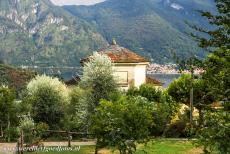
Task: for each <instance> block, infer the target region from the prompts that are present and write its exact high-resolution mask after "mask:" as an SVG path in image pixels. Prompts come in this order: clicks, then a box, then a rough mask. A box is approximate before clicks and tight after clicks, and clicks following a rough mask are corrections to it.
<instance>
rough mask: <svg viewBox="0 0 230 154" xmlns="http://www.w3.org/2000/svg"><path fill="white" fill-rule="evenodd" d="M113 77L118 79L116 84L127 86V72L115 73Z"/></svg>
mask: <svg viewBox="0 0 230 154" xmlns="http://www.w3.org/2000/svg"><path fill="white" fill-rule="evenodd" d="M114 75H115V77H116V78H118V83H119V85H121V86H127V85H128V71H117V72H115V73H114Z"/></svg>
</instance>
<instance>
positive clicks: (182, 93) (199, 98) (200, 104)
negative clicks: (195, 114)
mask: <svg viewBox="0 0 230 154" xmlns="http://www.w3.org/2000/svg"><path fill="white" fill-rule="evenodd" d="M190 82H191V76H190V75H189V74H183V75H182V76H181V77H180V78H179V79H177V80H174V81H173V82H172V83H171V84H170V85H169V87H168V94H169V95H170V96H172V98H173V99H174V100H175V101H176V102H179V103H183V104H185V105H189V104H190V88H191V84H190ZM193 91H194V92H193V100H194V102H193V105H194V107H196V108H197V109H198V110H199V116H200V117H199V124H200V125H201V124H202V121H203V120H202V110H204V109H205V108H206V106H207V105H209V104H211V103H213V101H214V99H213V97H212V95H211V94H210V93H209V91H208V89H207V83H206V82H205V80H203V79H199V78H196V79H194V81H193Z"/></svg>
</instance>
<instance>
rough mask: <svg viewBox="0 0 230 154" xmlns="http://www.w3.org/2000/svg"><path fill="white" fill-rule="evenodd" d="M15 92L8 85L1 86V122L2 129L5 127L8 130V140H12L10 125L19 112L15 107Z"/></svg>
mask: <svg viewBox="0 0 230 154" xmlns="http://www.w3.org/2000/svg"><path fill="white" fill-rule="evenodd" d="M15 97H16V96H15V93H14V91H13V90H12V89H9V88H8V87H5V86H1V87H0V124H1V129H2V128H4V129H5V130H6V131H7V141H8V142H10V140H11V136H10V127H11V122H12V121H13V119H15V118H17V112H16V109H15V105H16V104H15V102H14V101H15Z"/></svg>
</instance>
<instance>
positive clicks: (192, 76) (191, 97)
mask: <svg viewBox="0 0 230 154" xmlns="http://www.w3.org/2000/svg"><path fill="white" fill-rule="evenodd" d="M193 81H194V68H193V66H191V83H190V84H191V87H190V127H192V124H193Z"/></svg>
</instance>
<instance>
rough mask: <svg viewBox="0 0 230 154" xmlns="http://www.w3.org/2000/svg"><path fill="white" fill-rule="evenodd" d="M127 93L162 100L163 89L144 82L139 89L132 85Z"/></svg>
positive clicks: (153, 100)
mask: <svg viewBox="0 0 230 154" xmlns="http://www.w3.org/2000/svg"><path fill="white" fill-rule="evenodd" d="M127 95H131V96H142V97H145V98H147V99H148V100H149V101H151V102H162V96H163V94H162V91H161V90H159V89H156V88H155V87H154V85H152V84H142V85H141V86H140V87H139V89H138V88H136V87H131V88H130V89H129V90H128V91H127Z"/></svg>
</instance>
